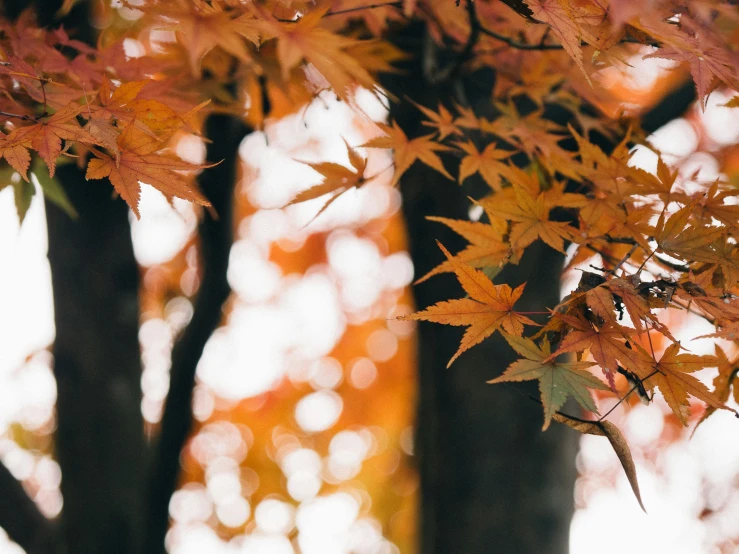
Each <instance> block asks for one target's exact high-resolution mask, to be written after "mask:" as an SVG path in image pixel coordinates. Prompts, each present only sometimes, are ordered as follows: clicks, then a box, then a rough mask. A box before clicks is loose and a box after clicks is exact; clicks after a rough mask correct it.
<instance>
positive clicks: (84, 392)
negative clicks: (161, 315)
mask: <svg viewBox="0 0 739 554" xmlns="http://www.w3.org/2000/svg"><path fill="white" fill-rule="evenodd" d="M58 178H59V180H60V181H61V183H62V184H63V186H64V188H65V190H66V191H67V194H68V195H69V198H70V200H71V201H72V203H73V204H74V206H75V208H76V209H77V211H78V212H79V219H78V220H76V221H73V220H72V219H70V218H69V216H68V215H66V214H65V213H63V212H61V211H60V210H59V209H58V208H57V207H56V206H54V205H53V204H51V203H47V222H48V228H49V262H50V264H51V268H52V285H53V289H54V323H55V326H56V340H55V343H54V350H53V351H54V358H55V360H54V374H55V376H56V381H57V390H58V399H57V421H58V424H57V425H58V428H57V435H56V441H55V444H56V450H57V455H58V458H59V463H60V465H61V469H62V475H63V479H62V484H61V490H62V495H63V497H64V510H63V515H62V526H63V536H64V539H65V542H66V545H67V551H68V552H69V553H70V554H71V553H83V552H84V553H86V554H118V553H120V554H136V553H138V552H140V544H139V543H140V538H141V531H142V524H143V521H142V519H143V518H142V513H143V504H142V502H143V496H142V494H141V491H142V489H143V485H144V470H145V444H144V437H143V432H142V419H141V410H140V405H141V387H140V380H141V359H140V355H139V341H138V330H139V300H138V289H139V274H138V267H137V265H136V260H135V258H134V255H133V247H132V244H131V231H130V227H129V223H128V208H127V207H126V205H125V203H124V202H122V201H121V200H120V199H113V198H112V194H111V189H110V186H109V184H108V183H104V182H102V181H86V180H85V179H84V173H83V172H82V171H81V170H79V169H78V168H77V167H75V166H74V165H65V166H61V167H59V168H58Z"/></svg>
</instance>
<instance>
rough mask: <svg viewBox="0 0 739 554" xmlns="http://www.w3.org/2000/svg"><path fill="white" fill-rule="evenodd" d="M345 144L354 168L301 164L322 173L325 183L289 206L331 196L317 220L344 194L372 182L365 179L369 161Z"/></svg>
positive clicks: (328, 164)
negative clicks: (327, 195) (326, 195)
mask: <svg viewBox="0 0 739 554" xmlns="http://www.w3.org/2000/svg"><path fill="white" fill-rule="evenodd" d="M344 144H345V145H346V150H347V153H348V154H349V163H350V164H351V166H352V167H351V169H350V168H348V167H346V166H343V165H341V164H337V163H333V162H319V163H312V162H300V163H302V164H305V165H307V166H309V167H310V168H312V169H313V170H315V171H317V172H318V173H320V174H321V175H322V176H323V181H322V182H321V183H320V184H318V185H315V186H313V187H311V188H309V189H307V190H304V191H303V192H301V193H299V194H298V195H297V196H296V197H295V198H293V199H292V200H291V201H290V202H289V203H288V204H287V206H292V205H293V204H297V203H299V202H305V201H307V200H313V199H315V198H319V197H321V196H323V195H325V194H331V198H329V199H328V200H327V201H326V203H325V204H324V205H323V206H322V207H321V209H320V210H318V213H317V214H316V215H315V216H314V217H313V219H315V218H316V217H318V216H319V215H321V214H322V213H323V212H324V210H326V208H328V207H329V206H330V205H331V204H332V203H333V201H334V200H336V199H337V198H338V197H339V196H341V195H342V194H343V193H345V192H346V191H348V190H350V189H353V188H357V189H358V188H360V187H361V186H362V185H364V184H366V183H368V182H369V181H371V179H366V178H365V177H364V171H365V169H366V168H367V160H366V159H365V158H363V157H362V156H361V155H360V154H359V153H358V152H357V151H356V150H355V149H353V148H352V147H350V146H349V144H348V143H347V142H346V141H344ZM287 206H285V207H287Z"/></svg>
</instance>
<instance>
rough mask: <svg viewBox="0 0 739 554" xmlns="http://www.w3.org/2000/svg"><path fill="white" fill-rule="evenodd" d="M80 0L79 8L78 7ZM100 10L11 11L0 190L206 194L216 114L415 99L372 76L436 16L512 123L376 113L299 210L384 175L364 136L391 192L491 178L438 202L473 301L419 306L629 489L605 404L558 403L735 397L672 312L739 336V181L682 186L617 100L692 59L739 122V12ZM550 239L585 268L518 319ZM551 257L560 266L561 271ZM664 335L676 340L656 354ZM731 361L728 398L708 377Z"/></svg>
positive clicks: (347, 0)
mask: <svg viewBox="0 0 739 554" xmlns="http://www.w3.org/2000/svg"><path fill="white" fill-rule="evenodd" d="M73 4H75V2H74V0H72V1H67V2H65V9H70V8H71V7H72V5H73ZM100 4H101V5H102V7H98V8H96V9H97V10H98V11H97V12H96V14H95V17H96V18H97V20H98V22H99V23H100V25H99V26H100V27H102V28H103V31H102V33H101V35H100V38H99V41H98V44H97V45H95V46H92V45H90V44H87V43H84V42H81V41H79V40H76V39H75V38H74V36H73V35H72V36H70V34H68V33H67V31H65V29H63V28H59V29H55V30H48V29H41V28H39V27H38V26H37V25H36V23H35V21H34V18H33V16H32V14H31V13H26V14H24V15H23V16H21V18H20V19H19V20H17V21H14V22H12V23H10V22H7V21H2V22H0V31H1V33H2V34H1V35H0V82H1V83H2V87H3V94H2V95H1V96H0V117H1V118H2V121H3V127H2V135H1V136H0V157H2V158H3V159H4V166H3V167H4V168H5V169H2V168H0V170H2V171H4V173H3V178H4V181H3V183H0V187H2V186H5V185H7V186H12V187H14V188H15V191H16V204H17V207H18V211H19V214H21V217H22V215H23V214H24V213H25V210H26V209H27V206H28V199H29V198H30V196H31V195H32V194H33V191H34V188H33V186H32V185H31V184H29V179H30V173H33V174H35V175H36V177H37V179H38V181H39V183H40V184H41V186H42V188H43V189H44V192H45V194H46V195H47V196H48V197H49V199H50V200H52V201H55V202H58V203H60V204H62V205H63V206H64V207H66V208H67V209H68V210H70V211H72V210H73V208H72V207H71V206H70V205H69V203H68V201H67V200H66V198H65V196H64V191H63V190H61V188H60V187H59V186H58V184H56V183H55V182H54V180H53V177H54V174H55V169H56V166H57V165H58V164H60V163H75V164H78V165H80V166H81V167H85V168H86V176H87V179H89V180H94V181H97V180H100V181H101V182H100V183H99V186H106V183H107V182H109V183H110V184H111V185H112V186H113V188H114V189H115V192H116V193H117V194H118V195H119V196H120V197H121V198H122V199H123V200H124V201H125V202H126V203H128V205H129V206H130V208H131V209H132V210H133V212H134V213H135V214H136V215H137V216H138V215H139V212H138V202H139V197H140V187H141V184H140V183H146V184H149V185H151V186H153V187H154V188H156V189H158V190H159V191H161V192H162V193H163V194H164V195H165V196H166V197H167V198H170V199H171V198H172V197H178V198H183V199H186V200H190V201H192V202H195V203H197V204H199V205H201V206H205V207H207V206H209V202H208V199H207V198H206V197H205V196H204V195H202V194H201V193H200V192H199V191H198V189H197V188H196V186H195V185H194V184H193V182H192V181H191V176H192V175H193V174H195V173H196V172H199V171H208V168H207V165H197V164H194V163H191V162H187V161H184V160H183V159H181V158H180V157H178V156H177V155H176V153H175V149H176V145H177V141H178V139H180V138H181V137H182V136H184V135H186V134H190V135H192V134H194V135H198V134H199V132H200V129H201V125H202V122H203V120H204V118H205V117H206V116H207V115H208V114H210V113H213V112H225V113H230V114H235V115H237V116H239V117H243V118H244V120H245V121H247V122H248V123H249V124H250V125H252V126H254V127H260V126H262V125H263V124H264V122H265V120H267V119H270V118H276V117H280V116H282V115H285V114H288V113H291V112H294V111H297V110H300V109H301V108H302V107H303V106H305V104H306V103H307V102H309V101H310V100H311V99H313V98H314V97H316V96H318V95H320V94H323V93H325V92H326V91H330V92H332V93H333V94H335V95H336V96H337V97H338V98H339V99H341V100H343V101H345V102H347V103H348V104H349V105H351V106H352V107H354V108H355V109H356V110H357V111H361V108H360V106H359V104H358V103H357V102H356V92H357V90H359V88H362V89H365V90H369V91H372V93H374V94H375V95H377V96H378V97H380V98H387V101H388V102H414V99H412V98H395V97H390V98H388V97H387V95H386V94H385V93H384V91H383V89H382V88H381V87H380V85H379V84H378V75H379V74H381V73H383V72H392V71H395V69H394V67H393V63H394V62H396V61H398V60H401V59H403V58H404V57H405V56H406V54H405V53H404V52H402V51H400V50H399V49H398V48H396V47H395V46H394V45H393V44H392V42H391V40H390V39H391V37H392V36H393V35H394V34H397V33H402V32H403V29H404V28H405V26H407V25H410V24H412V23H415V22H419V21H420V22H423V23H424V24H425V25H426V28H427V31H428V35H429V40H430V42H431V44H432V46H433V48H437V49H443V50H444V51H445V52H446V53H447V55H446V59H447V62H448V63H447V64H444V65H442V66H440V67H432V68H427V70H428V72H429V73H430V74H431V76H432V77H434V78H436V79H437V80H439V81H442V80H444V79H445V78H448V77H449V76H450V75H455V74H460V73H463V72H471V71H475V70H478V69H480V68H485V67H490V68H493V69H494V70H495V73H496V75H497V80H496V83H495V87H494V90H493V96H492V97H491V98H490V106H491V111H490V113H494V114H495V115H494V116H489V115H487V114H485V115H483V114H478V113H475V112H474V111H473V110H472V109H471V108H470V107H468V106H466V105H464V103H463V102H459V103H457V104H456V105H449V106H444V105H438V106H423V105H420V104H416V107H417V108H418V110H420V111H421V112H422V113H423V115H424V117H425V118H426V119H427V121H426V123H425V124H426V125H427V126H428V129H429V133H428V134H427V135H425V136H413V137H409V136H407V135H406V133H405V132H404V130H403V129H402V128H401V127H400V126H399V125H398V124H397V123H396V122H393V121H389V122H385V121H377V122H374V124H375V137H374V138H372V139H370V140H368V141H367V142H366V143H365V144H359V145H350V144H346V153H347V159H348V162H349V163H348V165H341V164H337V163H333V162H320V163H311V164H307V165H309V166H310V167H311V168H312V169H313V170H315V171H316V172H318V173H319V174H320V175H321V176H322V177H323V180H322V182H321V183H320V184H318V185H316V186H315V187H313V188H310V189H308V190H306V191H304V192H302V193H300V194H299V195H298V196H297V197H296V198H295V199H294V200H293V202H292V203H296V202H303V201H306V200H312V199H317V198H323V199H324V201H323V204H322V207H321V208H320V211H319V212H318V214H320V212H322V211H323V210H324V209H325V208H327V207H328V206H329V205H330V204H331V203H332V202H333V200H335V199H336V198H337V197H338V196H339V195H341V194H343V193H345V192H347V191H349V190H351V189H353V188H360V187H362V186H363V185H365V184H366V183H368V182H371V181H373V180H374V179H377V178H378V177H379V176H380V175H381V174H369V173H368V171H367V162H366V158H365V153H366V152H367V150H368V149H391V150H392V152H393V155H394V168H388V169H387V171H394V174H393V177H392V183H393V184H397V183H398V182H399V181H400V180H401V179H402V178H403V174H404V172H405V171H406V170H408V169H409V168H410V167H411V166H412V165H413V164H425V165H426V166H428V167H430V168H432V169H433V170H435V171H436V174H437V176H438V179H437V180H436V181H435V182H430V183H428V186H429V187H459V186H460V185H462V186H464V185H465V183H466V181H468V180H469V179H470V178H472V177H473V176H475V175H478V176H479V177H478V178H481V179H482V180H483V181H484V183H486V185H487V191H486V193H485V194H482V195H476V196H475V197H474V198H471V200H470V202H471V207H475V210H476V213H478V214H479V217H478V218H477V219H475V220H464V221H463V220H453V219H448V218H445V217H444V214H428V216H429V217H430V218H431V219H432V220H433V221H436V222H438V223H439V224H441V225H445V226H447V227H449V228H451V229H452V230H453V231H454V232H456V233H458V234H459V235H461V236H462V237H463V238H464V239H465V240H466V241H467V242H468V243H469V245H468V246H467V247H466V248H465V249H463V250H462V251H459V252H449V251H448V250H447V249H446V248H445V247H444V246H443V245H439V246H440V248H441V252H443V256H444V258H441V257H440V259H442V260H443V261H442V262H441V263H440V265H438V266H437V267H436V268H435V269H433V270H432V271H431V272H429V273H428V274H427V275H424V276H422V277H421V281H423V280H426V279H429V278H433V277H434V276H435V275H437V274H440V273H445V272H453V273H454V274H455V275H456V277H457V279H458V280H459V283H460V285H461V286H462V288H463V289H464V293H465V296H464V297H463V298H459V299H450V300H447V301H444V302H440V303H438V304H436V305H434V306H429V307H426V308H425V309H423V310H422V311H419V312H418V313H416V314H413V315H411V316H406V317H408V318H410V319H417V320H426V321H432V322H436V323H440V324H446V325H457V326H463V327H466V331H465V332H464V335H463V337H462V340H461V344H460V347H459V350H458V352H457V353H456V354H455V355H454V357H453V358H452V360H450V364H451V363H452V362H453V361H454V359H456V358H457V357H458V356H460V355H464V352H465V351H466V350H468V349H470V348H472V347H474V346H475V345H476V344H479V343H480V342H481V341H483V340H485V339H486V338H488V337H489V336H491V335H492V334H493V333H495V332H499V333H501V334H502V335H503V336H504V337H505V340H506V341H507V342H508V344H509V345H510V347H511V348H512V349H513V350H515V351H516V352H517V353H518V355H519V356H520V358H519V359H518V360H517V361H515V362H514V363H513V364H511V365H510V366H509V367H508V368H507V369H505V371H504V372H503V373H502V374H500V375H498V376H497V377H495V378H493V379H492V381H491V382H492V383H500V382H512V381H525V380H536V381H538V382H539V390H540V399H539V400H540V402H541V404H542V406H543V410H544V429H546V428H547V427H548V426H549V425H550V422H551V421H552V420H553V419H554V420H556V421H559V422H561V423H565V424H568V425H570V426H572V427H574V428H576V429H578V430H580V431H582V432H588V433H595V434H605V435H606V436H607V437H608V438H609V440H611V442H612V444H613V445H614V447H615V449H616V451H617V453H618V454H619V457H620V458H621V459H622V462H623V463H624V467H625V468H626V471H627V474H629V477H630V479H631V481H632V485H634V486H635V483H636V481H635V478H634V477H633V462H631V461H630V457H629V454H628V447H627V446H626V444H625V442H624V441H623V437H621V435H620V433H619V432H618V430H617V429H616V428H615V427H614V426H613V425H612V424H610V423H609V422H607V420H604V419H602V418H601V419H593V420H586V419H581V418H576V417H573V416H567V415H565V414H563V413H561V412H560V408H562V406H563V405H564V403H565V401H566V400H567V398H568V397H572V398H574V399H575V400H576V401H577V402H578V403H579V404H580V405H581V406H582V407H583V408H584V409H585V410H587V411H589V412H592V413H594V414H596V418H597V417H598V416H597V406H596V403H595V401H594V399H593V396H592V391H593V390H599V391H604V392H603V393H601V394H610V395H617V396H618V397H619V398H624V397H626V396H629V395H631V394H632V393H635V392H637V393H640V394H641V395H642V396H643V397H644V398H645V399H646V400H649V399H651V398H652V397H653V395H654V394H655V393H656V394H658V395H661V396H662V397H663V398H664V400H665V401H666V402H667V404H668V405H669V407H670V408H671V410H672V411H673V412H674V414H675V416H676V417H677V418H678V420H679V421H680V422H682V423H683V424H685V425H687V424H688V421H689V417H690V415H691V399H697V400H698V401H700V403H701V404H705V406H707V409H706V411H705V412H704V416H703V417H704V418H705V417H707V416H709V415H710V414H711V413H713V412H714V411H715V410H721V409H724V410H729V409H730V408H728V407H727V406H726V405H725V402H726V401H727V400H728V398H729V395H730V393H731V390H732V387H733V386H734V383H735V379H736V374H737V370H736V368H737V365H738V361H737V359H736V358H735V357H734V356H733V355H731V354H727V353H726V352H725V351H724V350H722V348H720V347H719V346H716V348H715V355H696V354H693V353H691V352H690V350H689V345H684V344H681V343H680V342H679V341H677V340H676V339H675V338H674V336H673V335H674V330H673V329H671V327H670V324H669V320H670V314H671V313H672V312H675V311H679V312H685V311H688V312H693V313H695V314H698V315H699V316H701V317H703V318H704V319H706V320H708V321H709V322H710V323H711V324H713V325H714V327H715V332H714V333H713V334H712V335H711V336H713V337H717V338H721V339H728V340H735V339H738V338H739V297H738V296H737V293H738V291H739V289H738V288H737V286H738V285H739V246H738V245H737V235H738V234H739V226H738V223H737V222H738V221H739V205H737V201H736V198H737V195H739V188H737V184H736V183H733V184H732V183H731V182H729V181H728V180H722V179H717V180H714V181H711V182H699V181H697V180H696V179H684V178H681V177H679V176H678V172H677V171H676V170H675V169H673V168H671V167H669V165H668V164H667V163H666V162H665V161H664V160H663V159H662V158H661V157H660V158H659V162H658V166H657V170H656V172H655V173H654V174H653V173H649V172H647V171H645V170H642V169H638V168H636V167H633V166H632V165H630V159H631V157H632V151H633V150H632V149H633V146H634V145H636V144H639V143H643V141H644V136H643V134H642V132H641V130H640V127H639V123H638V117H636V116H638V114H636V113H631V112H629V105H628V104H625V105H624V104H620V103H619V102H617V101H615V100H614V96H613V95H612V94H609V92H608V90H607V87H606V83H607V82H608V79H609V78H610V77H611V76H612V75H613V74H615V73H618V72H619V71H627V70H628V68H629V67H630V66H631V65H632V64H635V63H637V62H638V61H640V60H642V59H644V58H662V59H664V60H669V61H671V62H672V64H673V69H672V71H673V73H674V74H675V75H677V76H678V77H679V76H680V75H682V74H683V72H689V73H690V75H691V76H692V79H693V80H694V82H695V87H696V89H697V97H698V99H699V102H700V105H701V107H702V108H705V103H706V99H707V98H708V97H709V95H710V94H711V93H712V92H713V91H714V90H715V89H717V88H721V89H723V90H724V91H726V90H728V91H729V92H728V96H729V97H731V96H732V95H733V99H732V100H730V101H729V102H728V104H727V106H729V107H732V108H733V109H734V110H737V111H735V112H733V113H734V114H735V115H734V117H739V96H735V95H736V94H737V92H736V91H737V90H739V51H737V49H736V47H737V44H739V11H738V10H737V8H736V6H735V5H734V3H732V2H729V1H726V2H723V1H719V0H690V1H675V0H652V1H649V2H646V3H645V2H637V1H634V0H609V1H599V0H578V1H574V2H571V1H566V0H543V1H540V0H527V1H519V0H502V1H498V0H475V1H473V0H466V1H464V0H463V1H462V2H461V4H460V2H457V4H459V5H455V3H454V1H453V0H403V1H402V2H388V3H386V4H372V3H369V2H366V1H363V0H336V1H334V2H330V1H329V2H315V3H314V2H304V1H301V0H287V1H284V0H281V1H271V0H266V1H259V2H251V1H246V0H211V1H205V0H146V1H143V2H135V3H134V2H133V1H132V0H122V1H121V2H120V4H121V6H120V7H118V8H113V7H109V6H107V5H103V4H105V3H102V2H101V3H100ZM732 91H733V92H732ZM552 106H556V107H557V108H558V109H559V110H560V111H561V110H564V111H565V112H566V113H567V114H568V117H567V120H568V121H569V124H568V125H566V126H564V125H562V124H560V123H557V122H555V121H553V120H552V119H551V118H550V117H548V115H547V114H548V110H549V109H550V108H551V107H552ZM606 144H609V145H610V146H609V147H607V146H604V145H606ZM658 154H659V153H658ZM41 161H43V163H41ZM218 162H219V160H208V162H207V163H209V164H212V163H218ZM16 174H17V175H16ZM386 176H387V175H386ZM96 185H97V183H96ZM460 194H464V192H463V191H462V190H460ZM475 210H473V212H474V211H475ZM318 214H317V215H318ZM429 240H431V239H429ZM536 241H542V242H543V243H544V244H546V245H547V246H548V247H549V248H552V249H554V250H557V251H559V252H561V253H562V254H565V253H567V254H568V261H567V263H568V264H569V266H574V265H579V266H583V264H584V265H585V266H587V265H588V264H589V265H590V266H591V270H590V271H586V272H583V273H582V277H581V279H580V282H579V285H578V286H577V287H576V288H575V289H574V290H572V291H570V292H569V294H568V295H567V296H566V297H565V298H564V300H563V301H562V302H561V303H560V304H559V305H557V306H541V307H540V311H538V312H536V313H531V312H527V313H522V312H519V311H516V302H517V300H518V299H519V298H520V297H521V296H522V295H526V294H527V290H526V287H525V286H519V287H517V288H515V289H514V288H511V287H510V286H509V285H508V284H506V283H503V282H496V276H497V275H498V273H499V272H500V271H501V269H502V268H503V267H504V266H506V265H507V264H517V263H518V262H519V260H520V259H521V257H522V255H523V253H524V252H525V250H526V249H527V248H528V247H529V246H530V245H532V243H535V242H536ZM544 269H545V270H546V271H552V272H553V278H555V277H556V273H557V272H558V270H556V269H555V268H544ZM451 295H452V294H451V293H450V296H451ZM657 335H661V336H662V338H661V339H660V343H665V344H667V346H666V348H663V349H662V350H663V352H661V353H660V351H659V350H660V349H659V348H657V347H655V345H654V342H655V341H654V340H653V337H656V336H657ZM715 367H718V370H719V375H718V377H717V378H716V379H715V381H714V386H713V388H712V389H711V388H709V387H707V386H706V385H705V384H703V382H702V381H701V380H700V379H699V378H697V377H696V372H698V371H700V370H702V369H703V368H715ZM596 368H599V370H597V371H594V369H596ZM619 375H621V376H622V377H620V378H619V379H617V376H619ZM624 378H625V379H624ZM624 383H625V384H624ZM624 387H626V388H624ZM738 390H739V389H737V388H734V389H733V392H734V395H735V397H739V392H738ZM738 399H739V398H738ZM532 406H533V404H532ZM701 409H702V408H701Z"/></svg>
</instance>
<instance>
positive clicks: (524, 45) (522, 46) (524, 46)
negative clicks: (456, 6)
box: [480, 26, 659, 51]
mask: <svg viewBox="0 0 739 554" xmlns="http://www.w3.org/2000/svg"><path fill="white" fill-rule="evenodd" d="M480 32H481V33H482V34H483V35H487V36H489V37H492V38H494V39H496V40H499V41H501V42H505V43H506V44H507V45H508V46H510V47H511V48H515V49H517V50H540V51H541V50H564V46H562V45H561V44H545V43H544V42H543V41H542V42H539V43H538V44H531V43H528V42H520V41H518V40H516V39H514V38H512V37H509V36H507V35H504V34H502V33H498V32H497V31H493V30H492V29H488V28H486V27H482V26H481V27H480ZM544 38H546V36H545V37H544ZM619 43H620V44H644V45H646V46H659V43H657V42H653V41H647V42H645V41H642V40H638V39H635V38H631V37H625V38H622V39H621V40H620V41H619ZM588 45H589V43H587V42H585V41H581V42H580V46H588Z"/></svg>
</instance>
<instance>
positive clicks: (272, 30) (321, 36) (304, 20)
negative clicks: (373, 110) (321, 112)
mask: <svg viewBox="0 0 739 554" xmlns="http://www.w3.org/2000/svg"><path fill="white" fill-rule="evenodd" d="M327 11H328V7H322V8H319V9H317V10H315V11H311V12H309V13H307V14H305V15H303V16H302V17H300V18H299V19H298V20H297V21H295V22H289V23H285V22H281V21H277V20H276V19H275V18H274V17H272V16H271V14H269V13H267V12H266V11H265V10H263V9H262V10H260V12H259V13H260V15H261V16H262V18H263V19H262V20H260V21H259V22H258V26H259V29H260V30H261V31H262V32H263V34H264V37H263V38H264V40H265V41H266V40H271V39H273V38H276V39H277V59H278V61H279V63H280V66H281V67H282V71H283V78H284V79H287V78H288V75H289V73H290V71H291V70H292V69H293V68H295V67H296V66H297V65H298V64H299V63H300V62H301V61H302V60H303V59H305V60H307V61H308V62H310V63H311V64H313V66H314V67H315V68H316V69H317V70H318V72H319V73H320V74H321V75H322V76H323V77H324V78H325V79H326V81H328V83H329V85H330V86H331V89H332V90H333V91H334V92H335V93H336V95H337V96H338V97H339V98H342V99H344V100H347V99H348V94H349V92H350V90H351V89H352V87H353V86H354V85H357V84H358V85H361V86H363V87H365V88H367V89H370V90H372V89H373V88H374V86H375V81H374V79H373V78H372V76H371V75H370V74H369V72H368V71H367V70H366V69H365V68H364V67H363V66H362V65H360V64H359V63H358V62H357V60H356V59H355V58H354V57H353V56H351V55H350V54H348V53H347V51H346V50H347V49H348V48H350V47H352V46H354V45H356V43H357V40H356V39H352V38H349V37H345V36H341V35H337V34H335V33H332V32H331V31H328V30H327V29H323V28H321V27H319V24H320V22H321V19H322V18H323V16H324V15H325V14H326V12H327Z"/></svg>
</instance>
